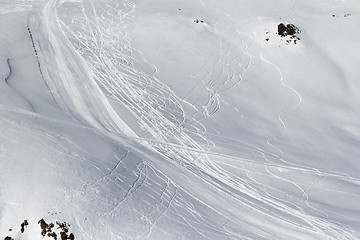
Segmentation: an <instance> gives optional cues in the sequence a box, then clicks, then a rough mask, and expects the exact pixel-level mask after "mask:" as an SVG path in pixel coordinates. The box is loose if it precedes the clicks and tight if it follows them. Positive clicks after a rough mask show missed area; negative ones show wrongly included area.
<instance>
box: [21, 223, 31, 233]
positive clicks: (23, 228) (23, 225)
mask: <svg viewBox="0 0 360 240" xmlns="http://www.w3.org/2000/svg"><path fill="white" fill-rule="evenodd" d="M28 225H29V222H28V221H27V220H24V222H23V223H21V229H20V231H21V233H24V231H25V227H26V226H28Z"/></svg>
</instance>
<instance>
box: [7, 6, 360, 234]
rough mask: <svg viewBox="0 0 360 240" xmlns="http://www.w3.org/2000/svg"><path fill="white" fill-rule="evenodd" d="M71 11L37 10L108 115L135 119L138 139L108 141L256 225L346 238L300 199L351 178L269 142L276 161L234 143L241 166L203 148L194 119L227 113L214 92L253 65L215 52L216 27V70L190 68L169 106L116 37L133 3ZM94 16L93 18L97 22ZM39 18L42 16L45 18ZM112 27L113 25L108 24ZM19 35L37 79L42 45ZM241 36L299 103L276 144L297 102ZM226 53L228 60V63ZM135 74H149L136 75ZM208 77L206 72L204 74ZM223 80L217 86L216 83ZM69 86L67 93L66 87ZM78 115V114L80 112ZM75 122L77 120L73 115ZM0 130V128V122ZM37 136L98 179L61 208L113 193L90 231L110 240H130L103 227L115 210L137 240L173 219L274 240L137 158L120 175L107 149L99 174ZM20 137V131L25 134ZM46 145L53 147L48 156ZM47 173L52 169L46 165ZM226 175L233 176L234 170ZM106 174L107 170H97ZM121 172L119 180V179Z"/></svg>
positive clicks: (122, 162) (206, 230)
mask: <svg viewBox="0 0 360 240" xmlns="http://www.w3.org/2000/svg"><path fill="white" fill-rule="evenodd" d="M200 2H201V3H202V4H203V5H204V6H205V5H206V4H205V1H201V0H200ZM76 4H78V6H80V7H81V12H80V13H79V15H78V16H75V17H73V16H72V17H71V18H70V19H67V18H66V16H65V15H64V16H61V14H59V13H58V8H61V4H59V1H58V0H51V1H48V2H47V4H46V5H45V6H44V11H48V12H51V11H55V12H56V14H55V17H58V18H56V21H57V26H58V29H61V30H62V32H60V33H59V34H64V35H65V36H66V37H67V39H68V40H69V43H71V44H72V45H71V48H74V49H76V51H77V53H78V54H79V55H80V56H81V57H82V58H83V59H84V61H85V62H86V64H88V66H89V67H90V70H91V72H92V74H93V75H94V79H95V80H96V83H97V84H98V85H99V86H100V88H101V90H102V92H103V94H104V95H105V96H106V98H107V99H108V101H109V102H111V103H112V106H116V105H117V104H120V105H122V107H124V108H125V109H126V110H127V111H128V112H129V113H130V114H132V116H133V117H134V118H136V119H137V121H138V123H137V124H138V126H140V127H141V131H139V132H138V134H134V135H129V136H128V135H127V134H126V133H124V131H119V130H116V131H115V132H114V134H118V135H122V136H125V137H127V138H128V139H132V140H135V141H137V142H140V143H142V144H143V145H144V146H146V147H149V146H151V147H152V148H154V150H155V151H157V152H158V153H160V154H161V155H162V156H164V157H165V159H166V160H168V161H169V162H171V163H177V164H178V166H179V167H182V168H185V169H187V170H188V171H189V172H190V173H191V174H192V175H194V176H195V177H198V178H200V179H202V181H204V182H206V183H207V184H208V186H210V188H214V189H217V190H218V191H219V192H220V193H222V197H224V198H230V199H232V200H234V201H235V202H237V203H238V204H239V205H240V206H242V207H244V208H246V209H251V210H252V211H254V212H256V213H258V214H259V215H260V216H263V217H267V218H269V219H273V220H275V221H277V222H279V223H282V224H284V226H291V227H295V228H298V229H299V230H300V231H303V232H312V233H313V234H318V236H322V237H326V238H338V237H340V236H342V237H341V238H343V239H346V238H348V239H351V237H352V236H353V235H352V234H353V233H352V230H351V229H348V228H347V227H346V226H342V225H339V224H336V223H332V222H329V221H327V220H326V213H325V212H323V211H321V210H319V209H316V208H315V207H313V206H311V204H310V203H309V200H310V199H309V196H308V194H307V192H308V191H309V189H311V188H312V187H313V186H314V185H316V184H318V183H319V182H321V181H324V180H325V179H326V178H335V179H337V180H338V181H340V182H342V181H343V182H351V183H353V184H356V185H359V184H360V179H356V178H353V177H350V176H346V175H344V174H341V173H328V172H325V171H322V170H320V169H315V168H308V167H307V166H302V165H298V164H297V165H295V164H293V163H291V162H290V161H288V160H286V159H284V153H283V152H282V151H281V149H279V148H278V147H276V146H275V144H274V143H273V142H275V141H276V138H274V137H269V138H268V139H267V142H266V143H267V145H269V146H270V147H271V148H272V149H275V151H276V152H278V153H276V154H275V153H272V152H269V151H266V150H263V149H261V148H259V147H257V146H253V145H251V144H249V143H247V142H245V141H242V140H240V139H234V140H235V141H238V142H239V143H241V146H242V148H244V150H246V151H247V152H248V153H249V154H250V155H251V157H249V158H242V157H236V156H232V155H227V154H221V153H217V152H212V151H211V149H212V147H214V146H216V145H215V143H214V142H211V141H210V140H208V139H207V138H206V137H205V133H207V129H206V128H205V126H204V125H202V124H201V120H202V119H204V118H209V117H211V116H212V115H214V114H215V113H216V112H217V111H219V110H220V109H221V104H222V103H223V104H227V103H226V102H225V101H224V100H223V99H222V98H221V93H222V92H225V91H228V90H230V89H232V88H233V87H235V86H237V85H238V84H241V83H242V82H243V81H244V79H242V77H241V75H242V74H243V73H244V72H245V71H247V70H248V68H249V66H250V65H251V64H252V57H251V56H250V55H248V54H246V51H247V49H246V48H245V49H243V50H242V51H241V53H239V51H233V50H234V49H230V48H226V47H225V46H224V45H223V42H222V41H223V40H222V38H221V36H220V35H219V34H218V33H217V30H216V29H217V23H216V24H215V26H214V29H215V33H216V36H217V38H218V41H219V49H220V52H219V55H218V57H216V59H217V61H215V62H214V61H213V59H209V60H208V62H206V63H205V64H204V66H203V68H201V69H199V72H198V73H197V74H196V75H194V76H191V77H193V78H195V79H196V81H198V82H197V84H196V85H195V86H194V88H193V89H191V90H190V91H189V92H188V93H187V94H186V95H185V97H184V98H182V99H181V98H179V97H177V96H176V95H175V93H174V92H173V91H172V90H171V89H170V88H169V87H167V86H166V85H164V84H163V83H162V82H161V81H160V80H159V79H157V78H156V72H157V67H156V66H154V65H152V64H151V63H150V62H148V61H146V60H145V59H144V58H143V57H142V53H141V52H140V51H138V50H136V49H133V48H132V47H131V45H130V43H129V40H128V39H127V35H126V32H124V30H123V29H124V25H125V24H126V21H127V20H128V19H129V18H131V14H132V12H133V11H135V4H134V3H132V2H127V1H121V2H116V3H114V5H112V4H107V5H106V6H105V7H104V8H103V9H100V8H99V7H98V6H96V7H95V5H94V2H93V1H91V0H87V1H85V0H84V1H83V2H79V3H76ZM100 11H102V12H101V13H100ZM48 12H47V13H45V14H48ZM224 16H225V17H224V18H223V19H220V20H219V21H224V20H225V19H226V18H227V17H228V16H229V15H228V14H227V13H224ZM115 22H116V24H114V23H115ZM113 26H121V27H122V29H121V31H120V33H119V32H116V31H115V30H116V29H112V27H113ZM236 30H237V29H236ZM28 31H29V35H30V38H31V41H32V43H33V48H34V51H35V54H36V58H37V60H38V64H39V69H40V72H41V75H42V76H43V73H42V68H44V67H45V66H42V65H41V64H40V63H41V59H40V58H41V55H40V56H38V54H37V52H38V51H40V52H41V50H42V49H41V47H39V48H38V50H37V46H36V45H37V44H38V45H39V46H41V44H42V43H41V42H39V43H35V41H34V39H33V34H35V33H34V32H31V31H30V26H28ZM237 31H238V32H237V33H238V34H242V35H245V34H244V33H242V32H241V31H239V30H237ZM246 37H247V40H248V41H251V42H252V43H256V44H258V45H259V46H260V47H259V56H258V57H259V58H260V59H262V61H264V62H266V63H267V64H268V66H271V67H272V68H274V69H276V71H277V72H278V73H279V84H280V86H281V87H285V88H287V89H288V90H289V91H291V92H293V93H294V94H295V95H296V96H297V97H298V102H297V103H295V104H294V106H292V107H290V108H287V109H283V110H282V111H281V112H279V113H278V121H279V122H280V123H281V125H282V127H283V130H282V132H281V135H280V137H282V136H284V135H285V134H286V131H287V127H286V124H285V121H284V119H283V116H284V115H285V114H286V113H287V112H289V111H292V110H295V109H296V108H297V107H298V106H299V105H300V104H301V101H302V98H301V95H300V94H299V92H297V91H296V90H295V89H294V88H292V87H291V86H289V85H287V84H286V83H285V80H284V77H283V75H282V73H281V70H280V69H279V68H278V67H277V66H276V65H274V64H273V63H271V62H269V61H268V60H266V59H265V58H264V57H263V56H262V55H261V48H262V47H263V46H262V44H261V42H259V41H257V40H256V39H254V38H252V37H250V36H246ZM60 41H61V40H60ZM234 52H235V55H233V54H234ZM134 55H140V56H141V57H140V59H141V60H139V59H138V60H136V59H135V57H134ZM227 59H234V63H231V64H233V65H231V67H230V65H226V66H225V65H224V63H223V61H224V60H227ZM7 63H8V65H9V68H10V74H9V76H8V77H7V78H6V79H5V81H6V82H7V83H8V81H9V78H10V75H11V66H10V62H9V59H8V60H7ZM141 67H144V68H145V69H147V68H149V69H151V70H150V71H147V72H145V71H142V70H141ZM208 69H212V70H211V71H208ZM224 74H225V77H223V76H224ZM43 78H44V81H45V83H46V86H47V87H48V89H49V91H50V92H51V93H53V92H54V91H56V87H54V86H52V85H51V84H49V85H48V83H47V81H46V76H45V75H44V76H43ZM217 79H223V80H224V81H220V82H218V81H217ZM69 84H70V85H71V83H69ZM198 86H205V88H204V92H201V93H200V94H199V96H198V98H197V99H195V101H191V103H190V101H188V97H189V96H190V95H191V94H192V92H193V91H195V90H196V88H197V87H198ZM64 96H65V95H64ZM53 98H54V100H55V101H56V99H57V98H60V99H62V100H63V101H64V102H66V101H68V100H67V99H65V97H63V96H58V97H56V96H53ZM204 98H205V99H207V101H205V104H201V102H203V99H204ZM29 104H31V103H29ZM199 104H200V105H199ZM69 105H71V104H69ZM83 107H85V108H87V106H83ZM105 109H106V108H105ZM70 112H71V111H70ZM79 114H80V115H81V113H79ZM92 117H93V116H92ZM111 118H112V117H111V114H110V115H109V116H108V117H105V118H104V119H100V120H99V119H94V120H93V122H96V121H100V124H99V125H96V126H97V127H98V128H99V129H100V130H105V131H106V130H108V129H109V128H107V127H106V126H109V125H111V124H114V125H115V127H114V129H120V128H121V127H120V128H117V127H116V121H114V122H112V121H113V120H111ZM84 119H86V117H84ZM2 121H5V122H6V120H2ZM101 121H104V122H101ZM8 124H11V122H8ZM29 124H30V122H29ZM40 129H41V131H43V134H38V135H36V134H35V136H34V137H37V138H39V139H42V142H43V143H44V144H46V147H47V148H49V149H51V150H53V151H55V152H58V153H61V154H67V155H69V157H71V158H72V159H76V161H81V162H83V163H84V164H85V163H86V164H89V165H91V166H92V167H93V168H94V169H96V171H97V172H98V173H99V176H98V177H97V178H96V179H93V180H87V181H85V180H81V181H82V182H83V186H82V188H80V189H78V190H77V191H75V192H73V193H70V194H69V195H68V200H67V201H68V203H69V204H70V205H73V206H74V207H75V208H76V207H77V206H76V205H74V203H73V202H72V200H74V199H75V200H76V201H80V200H79V199H82V198H81V197H85V196H87V195H88V194H90V193H89V191H88V190H89V189H93V190H94V189H99V190H101V188H102V186H105V185H109V184H111V185H113V186H116V188H117V189H118V190H119V194H116V193H111V194H114V195H112V196H111V198H112V199H113V200H114V202H113V205H111V206H110V207H109V209H108V210H107V211H106V212H104V213H101V214H100V215H99V222H100V223H101V224H102V225H103V227H104V228H105V229H107V230H108V232H109V234H110V235H111V237H112V239H123V238H125V239H131V238H132V236H131V235H129V234H128V233H126V232H125V230H123V232H121V230H118V232H113V228H112V226H111V223H110V221H111V219H112V218H113V215H114V214H115V213H117V212H119V211H120V210H119V209H120V208H122V207H124V206H126V207H128V208H131V210H132V211H134V212H136V213H137V214H139V215H140V216H141V219H142V220H144V221H146V228H145V229H144V230H143V231H142V232H141V233H139V235H138V237H137V238H138V239H142V238H143V239H145V238H148V237H150V236H151V234H152V232H153V231H154V229H157V230H158V231H160V232H163V233H164V234H167V235H168V236H170V237H171V236H172V237H174V235H172V233H171V232H167V231H168V230H167V229H163V228H161V227H160V226H158V223H159V222H160V219H163V218H171V216H173V215H176V216H177V218H176V219H175V218H174V219H172V220H173V221H176V222H178V223H179V224H182V225H186V226H187V227H189V228H190V229H192V230H193V231H194V232H195V233H197V234H198V235H199V236H200V237H201V238H202V239H212V237H213V236H218V237H219V238H221V237H224V238H228V239H251V238H247V237H245V235H244V234H242V233H240V232H234V231H232V230H230V229H227V228H229V227H226V226H227V225H229V224H231V223H232V224H235V225H237V226H239V228H241V229H242V230H243V231H244V232H245V233H246V232H251V233H252V234H254V235H256V236H257V237H258V238H259V239H261V238H262V239H276V237H277V236H274V235H271V233H266V232H263V231H262V230H261V229H258V228H256V227H253V226H251V225H250V224H248V223H247V222H246V221H242V220H241V219H235V218H233V217H230V216H227V215H224V214H222V213H221V212H219V211H217V210H216V209H214V208H213V207H212V206H210V205H208V204H207V203H206V202H204V201H202V200H200V199H199V198H198V197H197V195H196V194H194V193H190V192H188V191H187V190H186V189H184V187H180V186H178V185H177V184H176V182H174V181H173V180H172V179H171V178H170V177H168V176H167V175H166V174H165V173H162V172H161V171H160V169H157V168H156V167H155V166H153V165H152V164H151V163H148V162H147V161H146V160H143V159H141V160H139V162H137V163H136V165H135V166H133V168H129V167H128V166H130V165H128V164H129V163H127V162H126V161H127V160H128V158H129V154H130V150H127V151H126V153H125V154H124V155H123V156H122V157H119V156H118V155H117V150H116V151H115V153H114V159H116V161H115V165H113V167H112V168H109V167H106V166H109V163H105V162H103V161H102V160H101V159H96V158H94V159H91V160H89V159H85V158H84V157H82V156H73V155H71V153H69V152H68V151H67V150H66V149H62V148H61V144H60V143H58V142H57V141H58V139H61V140H62V141H63V142H64V143H71V144H75V143H73V142H72V141H71V140H70V139H68V138H66V137H65V136H63V135H57V136H54V135H53V134H54V133H53V132H51V133H47V130H46V128H41V127H40ZM24 131H29V130H28V129H24ZM144 133H149V134H150V135H151V138H150V137H142V134H144ZM144 135H145V134H144ZM145 136H146V135H145ZM50 143H53V144H54V145H56V147H54V146H53V144H50ZM75 147H76V148H78V149H79V150H80V151H82V152H84V151H86V150H85V149H82V148H81V147H80V146H76V145H75ZM118 150H119V149H118ZM256 156H260V157H261V158H262V159H264V160H265V163H260V162H257V161H255V160H254V158H255V157H256ZM215 157H221V158H223V159H224V162H226V161H225V160H226V159H234V160H236V161H237V162H239V163H241V164H243V167H238V170H239V171H241V172H244V173H245V176H244V177H241V176H235V175H234V174H232V173H230V172H228V171H226V170H225V169H223V168H222V167H220V165H218V164H217V163H220V162H218V160H212V158H215ZM270 158H272V159H275V160H272V159H270ZM48 164H54V163H50V162H49V163H48ZM234 167H235V168H237V167H236V166H234ZM106 169H107V171H104V170H106ZM256 169H258V170H256ZM284 169H286V170H287V171H292V172H294V173H300V174H303V175H311V176H312V180H310V181H307V182H306V184H299V183H296V182H295V181H293V180H291V179H288V178H286V177H283V176H281V175H280V172H281V170H284ZM124 172H125V173H127V174H123V173H124ZM255 174H257V175H259V174H263V175H264V176H267V177H271V178H273V179H277V180H279V181H281V182H282V183H283V184H290V185H292V186H293V187H294V188H296V189H297V191H298V193H299V194H300V197H299V198H298V199H297V200H295V201H291V200H289V199H290V197H288V198H286V199H281V198H280V197H277V196H274V195H273V194H272V193H271V192H270V191H269V190H270V189H273V190H278V191H280V192H281V190H280V189H276V186H273V185H271V183H269V184H264V183H262V182H260V181H259V180H257V179H256V178H255ZM124 176H131V177H124ZM304 181H305V178H304ZM301 185H305V186H301ZM152 186H155V187H152ZM141 194H144V195H146V196H147V197H148V199H144V203H146V204H147V205H149V206H151V208H150V210H148V211H143V210H140V209H139V210H137V209H136V208H132V207H131V206H132V205H131V204H132V203H131V199H132V198H135V196H141ZM182 195H186V196H187V197H186V198H183V196H182ZM187 199H193V200H195V201H197V202H200V203H201V204H202V205H204V206H206V207H208V208H209V209H211V210H212V211H213V212H216V213H217V214H219V215H221V216H222V217H223V218H224V219H226V222H224V223H223V224H221V225H219V223H213V222H211V221H210V220H209V219H207V218H204V216H203V215H202V214H201V212H198V211H197V210H196V208H195V207H194V206H193V204H192V203H191V202H190V201H187ZM153 202H156V204H153ZM309 210H313V211H316V212H319V213H320V214H321V215H323V216H324V218H321V217H316V216H315V215H310V214H308V213H307V212H308V211H309ZM244 218H246V216H244ZM294 219H295V220H294ZM297 219H301V221H303V222H305V223H306V224H307V227H305V226H302V225H301V224H300V223H298V222H296V221H298V220H297ZM299 222H300V221H299ZM77 225H78V226H79V228H80V230H81V231H82V232H83V234H84V235H87V236H88V237H89V238H92V237H91V236H90V235H89V234H87V233H86V230H85V229H84V228H83V227H82V225H83V223H81V222H79V221H78V222H77ZM92 239H94V238H92Z"/></svg>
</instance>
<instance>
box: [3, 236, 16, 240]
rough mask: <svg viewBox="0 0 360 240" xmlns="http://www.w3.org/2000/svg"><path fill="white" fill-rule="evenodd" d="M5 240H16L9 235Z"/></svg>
mask: <svg viewBox="0 0 360 240" xmlns="http://www.w3.org/2000/svg"><path fill="white" fill-rule="evenodd" d="M4 240H14V239H13V238H12V237H9V236H7V237H6V238H4Z"/></svg>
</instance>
